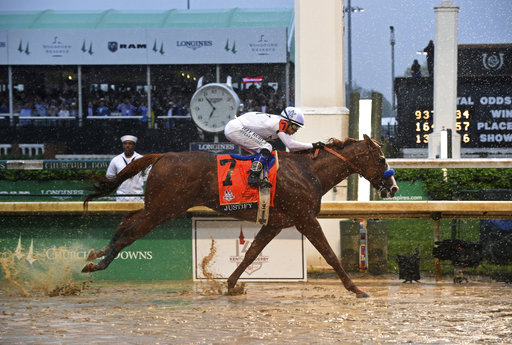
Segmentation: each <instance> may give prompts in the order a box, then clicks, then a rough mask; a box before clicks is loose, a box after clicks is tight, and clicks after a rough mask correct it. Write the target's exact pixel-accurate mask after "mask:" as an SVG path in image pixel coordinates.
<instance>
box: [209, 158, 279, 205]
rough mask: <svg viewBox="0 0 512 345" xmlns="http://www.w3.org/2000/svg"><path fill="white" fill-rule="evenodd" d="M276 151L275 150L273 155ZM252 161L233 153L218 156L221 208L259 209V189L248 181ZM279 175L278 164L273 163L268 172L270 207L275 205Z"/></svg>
mask: <svg viewBox="0 0 512 345" xmlns="http://www.w3.org/2000/svg"><path fill="white" fill-rule="evenodd" d="M274 154H276V152H273V155H274ZM251 164H252V161H251V160H250V159H249V160H239V159H235V158H233V157H232V156H231V155H220V156H217V181H218V185H219V203H220V206H221V210H222V211H225V212H229V211H241V210H246V209H257V208H258V201H259V189H258V187H257V186H250V185H249V184H248V183H247V179H248V176H249V174H248V173H247V172H248V171H249V170H250V168H251ZM276 177H277V164H272V165H271V166H270V170H269V172H268V179H269V181H270V183H272V188H271V189H270V207H272V206H274V195H275V190H276V189H275V187H276Z"/></svg>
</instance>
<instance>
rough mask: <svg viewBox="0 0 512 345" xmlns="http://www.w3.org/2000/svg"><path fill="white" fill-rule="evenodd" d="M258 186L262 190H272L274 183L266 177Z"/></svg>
mask: <svg viewBox="0 0 512 345" xmlns="http://www.w3.org/2000/svg"><path fill="white" fill-rule="evenodd" d="M258 184H259V185H260V187H262V188H272V183H270V181H269V180H268V177H267V176H265V177H264V178H262V179H260V181H259V183H258Z"/></svg>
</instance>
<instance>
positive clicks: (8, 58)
mask: <svg viewBox="0 0 512 345" xmlns="http://www.w3.org/2000/svg"><path fill="white" fill-rule="evenodd" d="M286 36H287V33H286V28H285V27H278V28H208V29H205V28H198V29H191V28H188V29H179V28H176V29H94V30H92V29H76V30H73V29H12V30H0V64H2V65H54V64H59V65H123V64H124V65H132V64H141V65H145V64H219V63H226V64H231V63H285V62H286V61H287V39H286ZM2 44H3V45H4V46H3V47H2Z"/></svg>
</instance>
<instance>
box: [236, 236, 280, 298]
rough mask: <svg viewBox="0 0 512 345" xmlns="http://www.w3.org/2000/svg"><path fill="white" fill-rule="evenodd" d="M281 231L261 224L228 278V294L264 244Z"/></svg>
mask: <svg viewBox="0 0 512 345" xmlns="http://www.w3.org/2000/svg"><path fill="white" fill-rule="evenodd" d="M280 232H281V228H271V227H268V226H263V227H262V228H261V229H260V231H258V233H257V234H256V237H255V238H254V241H253V242H252V243H251V246H250V247H249V249H248V250H247V252H246V253H245V256H244V259H243V260H242V262H241V263H240V265H238V267H237V268H236V269H235V271H234V272H233V273H232V274H231V275H230V276H229V278H228V295H230V294H233V293H234V288H235V285H236V282H237V281H238V278H240V276H241V275H242V273H244V271H245V270H246V269H247V267H249V265H250V264H252V262H253V261H254V260H255V259H256V258H257V257H258V255H260V253H261V251H262V250H263V248H265V246H266V245H267V244H268V243H269V242H270V241H272V239H273V238H274V237H276V236H277V235H278V234H279V233H280Z"/></svg>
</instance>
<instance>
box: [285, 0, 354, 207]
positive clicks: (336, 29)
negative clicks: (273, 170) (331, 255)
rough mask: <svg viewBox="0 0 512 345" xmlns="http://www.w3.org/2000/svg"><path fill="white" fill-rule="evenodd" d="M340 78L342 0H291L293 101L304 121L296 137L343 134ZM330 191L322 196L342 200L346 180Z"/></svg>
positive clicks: (306, 138) (345, 119)
mask: <svg viewBox="0 0 512 345" xmlns="http://www.w3.org/2000/svg"><path fill="white" fill-rule="evenodd" d="M344 81H345V78H344V71H343V7H342V2H341V1H339V0H322V1H311V0H295V105H296V106H298V107H299V108H301V109H302V110H303V112H304V116H305V121H306V123H305V126H304V128H303V129H301V130H300V131H298V132H297V134H295V135H294V137H296V139H297V140H299V141H304V142H307V141H309V142H315V141H320V140H326V139H329V138H331V137H334V138H338V139H345V138H347V136H348V109H347V108H346V107H345V82H344ZM330 193H335V195H330ZM330 193H328V195H326V196H325V197H324V198H326V200H346V182H342V184H341V185H340V186H336V188H334V190H333V191H332V192H330Z"/></svg>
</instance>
